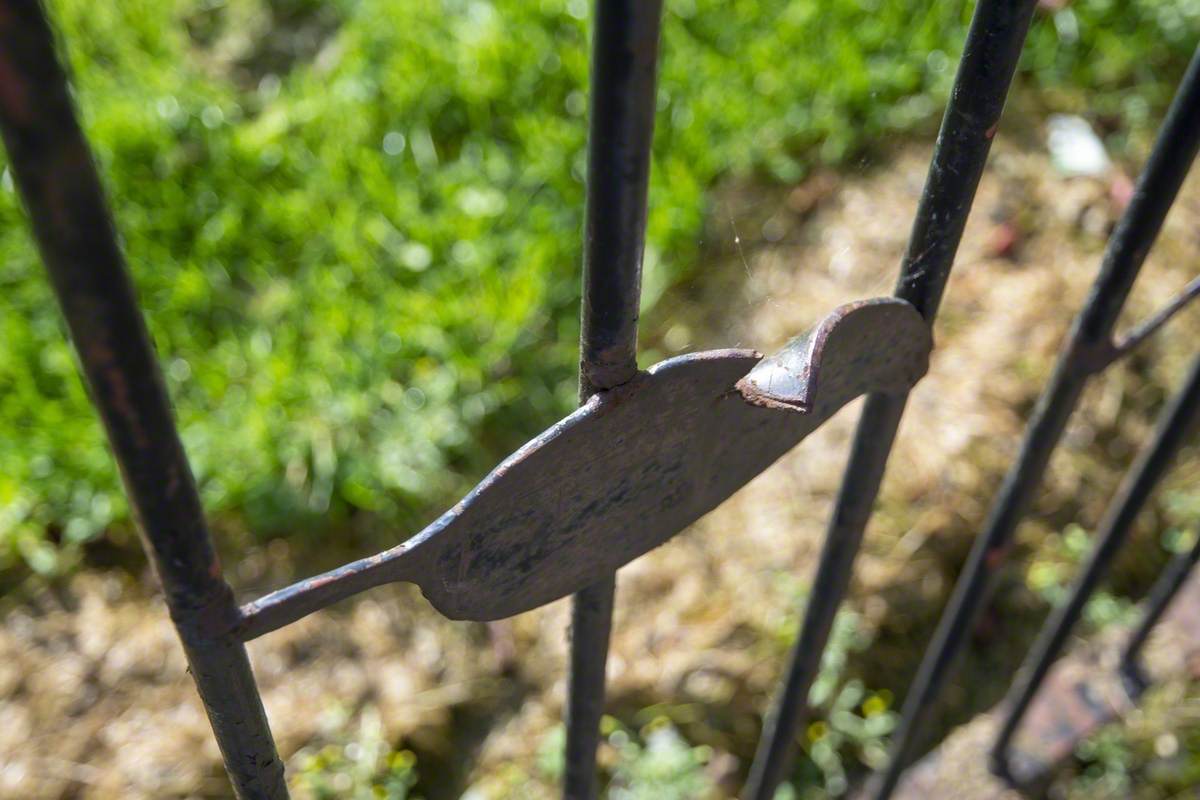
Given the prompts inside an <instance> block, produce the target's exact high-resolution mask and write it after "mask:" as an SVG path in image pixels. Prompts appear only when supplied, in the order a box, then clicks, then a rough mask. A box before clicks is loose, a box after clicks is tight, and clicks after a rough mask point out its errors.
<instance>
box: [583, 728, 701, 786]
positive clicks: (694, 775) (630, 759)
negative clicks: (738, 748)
mask: <svg viewBox="0 0 1200 800" xmlns="http://www.w3.org/2000/svg"><path fill="white" fill-rule="evenodd" d="M603 730H604V733H605V736H606V738H607V740H608V743H609V744H610V745H611V746H612V747H613V749H614V750H615V751H616V754H617V761H616V766H615V767H614V768H613V772H612V779H611V781H610V782H609V785H608V793H607V796H608V797H609V798H610V800H697V799H698V798H705V797H713V796H715V794H716V791H717V787H716V785H715V784H714V782H713V780H712V778H711V777H709V775H708V774H707V773H706V772H705V769H704V768H705V765H706V764H707V763H708V761H709V759H710V758H711V757H712V748H709V747H705V746H700V747H693V746H691V745H690V744H688V743H687V742H686V741H684V739H683V737H682V736H680V735H679V732H678V731H677V730H676V729H675V728H674V726H672V725H671V723H670V722H669V721H668V720H667V719H666V718H665V717H660V718H658V719H655V720H654V721H652V722H651V723H649V724H648V725H646V726H644V727H643V728H642V730H641V731H640V732H639V733H636V734H635V733H634V732H633V731H632V730H630V729H629V728H626V727H625V726H623V725H621V724H620V723H619V722H617V721H616V720H615V719H613V718H611V717H607V718H605V720H604V727H603Z"/></svg>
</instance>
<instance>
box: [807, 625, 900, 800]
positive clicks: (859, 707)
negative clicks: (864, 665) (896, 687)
mask: <svg viewBox="0 0 1200 800" xmlns="http://www.w3.org/2000/svg"><path fill="white" fill-rule="evenodd" d="M869 645H870V641H869V640H868V638H867V637H866V636H864V635H863V632H862V625H861V622H860V620H859V618H858V616H857V615H856V614H855V613H854V612H852V611H850V610H843V611H842V612H841V613H839V614H838V616H837V618H836V619H835V620H834V625H833V632H832V634H831V635H830V638H829V645H828V647H826V649H825V653H824V654H823V655H822V658H821V671H820V673H819V674H818V676H817V680H816V681H814V682H813V687H812V690H811V692H810V693H809V705H810V706H811V707H812V708H813V709H815V710H816V711H817V713H818V715H819V716H818V718H817V719H815V720H814V721H813V722H812V723H810V724H809V726H808V728H807V730H806V731H805V732H804V739H803V741H802V746H803V748H804V753H805V755H806V756H807V757H808V759H809V760H810V761H811V763H812V765H813V766H814V767H815V773H816V774H815V775H814V774H813V771H812V770H805V769H804V768H803V765H802V767H801V775H800V777H799V778H798V780H797V783H796V787H797V793H798V795H799V796H800V797H802V798H814V800H815V798H817V797H839V796H841V795H844V794H845V793H846V791H847V790H848V789H849V787H850V778H851V777H852V773H854V772H861V771H862V770H863V768H864V767H866V768H868V769H878V768H879V767H881V766H883V763H884V762H885V761H886V759H887V748H886V742H887V737H888V735H889V734H891V732H892V729H893V728H894V727H895V726H896V714H895V712H894V711H893V710H892V702H893V697H892V693H891V692H889V691H887V690H882V691H878V692H875V691H871V690H869V689H867V687H866V686H865V685H864V684H863V682H862V681H861V680H858V679H856V678H851V679H847V678H846V676H845V671H846V664H847V661H848V658H849V655H850V654H851V653H853V652H859V651H861V650H864V649H866V648H867V647H868V646H869Z"/></svg>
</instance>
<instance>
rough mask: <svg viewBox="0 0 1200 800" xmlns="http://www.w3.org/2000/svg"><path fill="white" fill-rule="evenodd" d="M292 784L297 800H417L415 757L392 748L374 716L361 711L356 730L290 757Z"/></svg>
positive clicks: (410, 753) (407, 752) (404, 751)
mask: <svg viewBox="0 0 1200 800" xmlns="http://www.w3.org/2000/svg"><path fill="white" fill-rule="evenodd" d="M293 763H294V765H295V766H294V767H293V769H294V770H295V772H294V778H293V780H292V783H293V785H294V789H295V793H296V796H297V797H298V798H301V800H409V799H410V798H411V800H417V798H415V797H413V796H412V795H411V794H410V790H411V789H412V787H413V785H414V784H415V783H416V781H417V772H416V763H417V758H416V756H415V755H414V754H413V752H412V751H411V750H399V751H397V750H393V749H392V746H391V744H390V743H389V742H388V741H387V740H386V739H385V738H384V736H383V726H382V724H381V723H380V720H379V716H378V714H376V713H372V712H369V711H368V712H364V714H363V718H362V721H361V722H360V724H359V726H358V730H357V731H356V732H352V733H348V734H345V735H341V736H337V737H335V739H334V741H331V742H329V743H327V744H325V745H323V746H320V747H316V748H304V749H302V750H301V751H299V752H298V753H297V754H296V755H295V757H294V759H293Z"/></svg>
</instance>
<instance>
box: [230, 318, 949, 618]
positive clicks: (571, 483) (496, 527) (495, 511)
mask: <svg viewBox="0 0 1200 800" xmlns="http://www.w3.org/2000/svg"><path fill="white" fill-rule="evenodd" d="M931 346H932V342H931V339H930V333H929V326H928V325H927V324H926V322H925V321H924V319H922V317H921V316H920V314H918V313H917V311H916V310H915V309H914V308H913V307H912V306H911V305H909V304H908V303H906V302H904V301H902V300H896V299H892V298H886V299H877V300H866V301H862V302H858V303H853V304H850V305H845V306H842V307H840V308H838V309H837V310H835V311H834V312H833V313H831V314H830V315H829V316H827V317H826V318H825V319H823V320H822V321H821V322H820V323H819V324H817V325H816V326H815V327H814V328H812V329H811V330H810V331H809V332H807V333H806V334H804V335H802V336H799V337H797V338H796V339H793V340H792V341H791V342H789V343H788V345H787V346H786V347H784V348H783V349H782V350H781V351H780V352H779V353H777V354H775V355H773V356H770V357H768V358H762V357H761V356H760V355H759V354H758V353H755V352H753V351H750V350H713V351H708V352H702V353H694V354H690V355H685V356H680V357H678V358H672V359H670V360H667V361H664V362H662V363H660V364H657V365H655V366H653V367H651V368H650V369H649V370H648V371H646V372H644V373H641V374H640V375H638V377H637V378H635V379H634V380H633V381H631V382H630V383H628V384H625V385H623V386H621V387H618V388H616V389H612V390H610V391H606V392H601V393H599V394H597V395H596V396H594V397H593V398H592V399H591V400H590V401H589V402H588V403H587V404H586V405H584V406H583V407H582V408H580V409H579V410H578V411H576V412H575V413H573V414H571V415H570V416H568V417H566V418H565V419H563V420H562V421H560V422H559V423H557V424H556V425H554V426H553V427H551V428H550V429H549V430H547V431H545V432H544V433H542V434H541V435H540V436H538V437H537V438H535V439H533V440H532V441H530V442H529V443H528V444H526V445H525V446H524V447H522V448H521V449H520V450H518V451H517V452H516V453H514V454H513V455H512V456H510V457H509V458H507V459H506V460H505V461H504V462H503V463H502V464H501V465H500V466H498V467H497V468H496V469H495V470H494V471H493V472H492V473H491V474H490V475H488V476H487V477H486V478H485V479H484V480H483V481H482V482H481V483H480V484H479V485H478V486H477V487H475V489H474V490H472V491H471V493H470V494H468V495H467V496H466V497H465V498H464V499H463V500H462V501H461V502H460V503H458V504H457V505H456V506H454V508H452V509H450V510H449V511H447V512H446V513H445V514H443V515H442V516H441V517H440V518H439V519H438V520H436V521H435V522H434V523H433V524H431V525H430V526H429V527H428V528H426V529H425V530H424V531H422V532H421V533H419V534H418V535H417V536H415V537H413V538H412V539H410V540H409V541H408V542H406V543H404V544H402V545H400V546H399V547H396V548H393V549H391V550H388V551H385V552H383V553H380V554H378V555H376V556H372V557H370V558H366V559H363V560H361V561H357V562H354V563H352V564H348V565H346V566H344V567H341V568H340V569H337V570H333V571H331V572H329V573H326V574H324V575H320V576H317V577H315V578H312V579H309V580H307V581H303V582H301V583H298V584H296V585H294V586H292V587H289V588H287V589H283V590H280V591H278V592H275V593H273V594H270V595H268V596H266V597H264V598H262V599H261V600H258V601H256V602H254V603H251V604H249V605H247V606H245V607H244V608H243V610H242V611H243V620H242V628H241V630H242V635H243V637H244V638H247V639H249V638H253V637H254V636H258V635H260V634H262V633H265V632H266V631H269V630H274V629H275V628H278V627H280V626H282V625H285V624H287V623H288V622H291V621H292V620H295V619H297V618H299V617H301V616H303V615H305V614H307V613H310V612H311V611H314V610H316V609H318V608H322V607H324V606H326V605H329V604H330V603H332V602H335V601H336V600H339V599H341V598H344V597H347V596H349V595H351V594H354V593H356V592H359V591H362V590H363V589H366V588H369V587H371V586H376V585H379V584H382V583H389V582H392V581H409V582H412V583H415V584H417V585H419V586H420V587H421V590H422V592H424V594H425V596H426V597H427V598H428V599H429V601H430V602H431V603H433V605H434V606H435V607H436V608H437V609H438V610H439V611H441V612H442V613H443V614H445V615H446V616H448V617H451V618H454V619H473V620H490V619H498V618H501V617H507V616H511V615H513V614H517V613H520V612H522V611H527V610H529V609H532V608H536V607H538V606H540V605H543V604H545V603H548V602H550V601H552V600H555V599H557V598H559V597H563V596H565V595H568V594H571V593H572V592H575V591H578V590H579V589H581V588H583V587H585V586H588V585H590V584H591V583H593V582H595V581H596V580H597V579H599V578H601V577H604V576H606V575H608V574H610V573H612V572H613V571H614V570H616V569H617V568H619V567H621V566H622V565H624V564H627V563H628V562H630V561H632V560H633V559H635V558H637V557H638V556H640V555H642V554H643V553H645V552H647V551H648V550H651V549H652V548H654V547H657V546H658V545H660V544H662V543H663V542H665V541H667V540H668V539H670V538H671V537H672V536H674V535H675V534H676V533H678V532H679V531H681V530H682V529H683V528H685V527H686V526H687V525H689V524H691V523H692V522H694V521H696V520H697V519H699V518H700V517H701V516H703V515H704V514H706V513H707V512H709V511H711V510H712V509H713V508H715V507H716V506H717V505H719V504H720V503H721V502H722V501H723V500H725V499H726V498H727V497H729V496H730V495H731V494H733V493H734V492H735V491H737V490H738V489H739V488H741V487H742V486H743V485H745V484H746V483H747V482H748V481H750V480H751V479H752V478H753V477H754V476H756V475H758V474H759V473H760V472H762V471H763V470H764V469H766V468H767V467H768V466H770V465H771V464H772V463H774V462H775V461H776V460H777V459H778V458H779V457H780V456H782V455H783V454H784V453H786V452H787V451H788V450H790V449H791V448H792V447H794V446H795V445H796V444H797V443H798V442H799V441H800V440H801V439H803V438H804V437H805V436H807V435H808V434H809V433H811V432H812V431H813V430H815V429H816V428H817V427H819V426H820V425H821V423H823V422H824V421H825V420H827V419H828V418H829V417H830V416H832V415H833V414H834V412H836V411H837V410H838V409H840V408H841V407H842V406H843V405H845V404H846V403H848V402H849V401H850V400H853V399H854V398H856V397H858V396H860V395H863V394H866V393H870V392H885V393H895V392H904V391H907V390H908V389H909V388H910V387H911V386H912V385H913V384H914V383H915V382H916V381H917V380H918V379H919V378H920V377H921V376H922V375H923V374H924V372H925V370H926V368H927V366H928V359H929V351H930V349H931Z"/></svg>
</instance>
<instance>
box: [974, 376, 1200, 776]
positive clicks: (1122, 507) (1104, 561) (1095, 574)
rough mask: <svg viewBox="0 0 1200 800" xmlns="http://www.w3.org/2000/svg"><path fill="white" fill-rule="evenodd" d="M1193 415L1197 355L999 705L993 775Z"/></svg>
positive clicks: (1197, 396) (1197, 409)
mask: <svg viewBox="0 0 1200 800" xmlns="http://www.w3.org/2000/svg"><path fill="white" fill-rule="evenodd" d="M1197 419H1200V358H1197V359H1196V360H1195V362H1194V363H1193V365H1192V368H1191V370H1190V372H1189V373H1188V376H1187V379H1186V380H1185V381H1184V385H1183V387H1182V388H1181V389H1180V390H1179V392H1178V393H1177V394H1176V395H1175V397H1174V398H1173V399H1172V401H1171V403H1170V405H1169V406H1168V407H1167V408H1166V410H1165V411H1163V413H1162V415H1161V416H1160V418H1159V422H1158V425H1157V427H1156V429H1155V432H1154V437H1153V438H1152V439H1151V441H1150V443H1149V444H1148V445H1147V446H1146V447H1145V448H1144V449H1143V450H1142V452H1141V453H1140V454H1139V455H1138V459H1137V461H1136V462H1135V463H1134V465H1133V467H1132V468H1131V469H1130V471H1129V473H1128V475H1127V476H1126V478H1125V480H1124V481H1122V483H1121V488H1120V490H1119V491H1118V492H1117V495H1116V496H1115V497H1114V498H1113V501H1112V504H1111V505H1110V506H1109V508H1108V510H1107V511H1106V512H1105V515H1104V519H1103V521H1102V522H1101V524H1100V529H1099V532H1098V533H1097V536H1096V544H1095V546H1094V547H1093V549H1092V552H1091V555H1090V556H1089V557H1088V560H1087V562H1086V564H1085V565H1084V566H1083V568H1082V569H1081V570H1080V572H1079V574H1078V575H1077V576H1076V578H1075V581H1074V583H1073V584H1072V586H1071V591H1070V594H1069V595H1068V597H1067V600H1066V601H1065V602H1064V603H1063V604H1062V605H1060V606H1059V607H1058V608H1056V609H1055V610H1054V612H1053V613H1052V614H1051V615H1050V617H1049V618H1048V619H1047V620H1046V623H1045V624H1044V625H1043V626H1042V629H1041V631H1040V632H1039V634H1038V638H1037V641H1036V642H1035V643H1034V646H1033V648H1032V649H1031V650H1030V651H1029V654H1028V655H1027V656H1026V658H1025V662H1024V663H1023V664H1022V665H1021V669H1020V670H1019V671H1018V672H1017V677H1016V679H1015V680H1014V681H1013V683H1012V685H1011V686H1010V687H1009V691H1008V696H1007V698H1006V699H1005V703H1004V706H1003V708H1004V717H1003V719H1002V721H1001V723H1000V729H999V732H998V733H997V734H996V740H995V743H994V744H993V745H992V750H991V760H992V761H991V763H992V769H993V771H995V772H996V773H997V774H999V775H1003V776H1006V777H1011V775H1010V772H1009V769H1008V768H1009V763H1008V751H1009V747H1010V745H1011V743H1012V739H1013V736H1014V734H1015V733H1016V731H1017V729H1018V728H1019V727H1020V724H1021V720H1022V719H1023V718H1024V716H1025V713H1026V712H1027V711H1028V710H1029V705H1030V703H1032V702H1033V698H1034V696H1035V695H1036V694H1037V691H1038V689H1039V687H1040V686H1041V685H1042V682H1043V681H1044V680H1045V678H1046V675H1047V674H1048V673H1049V672H1050V668H1051V667H1052V666H1053V665H1054V662H1055V660H1057V658H1058V656H1059V654H1060V653H1061V652H1062V649H1063V647H1064V646H1065V645H1066V642H1067V639H1068V637H1070V635H1071V631H1072V630H1073V629H1074V627H1075V625H1076V623H1077V622H1078V621H1079V617H1080V616H1081V615H1082V614H1083V608H1084V606H1085V605H1086V604H1087V601H1088V600H1089V599H1090V598H1091V596H1092V593H1093V592H1095V590H1096V587H1097V586H1098V585H1099V583H1100V581H1101V580H1102V579H1103V578H1104V576H1105V575H1106V574H1107V573H1108V569H1109V566H1110V565H1111V564H1112V561H1113V559H1114V558H1115V557H1116V555H1117V553H1118V552H1119V551H1120V549H1121V547H1122V546H1123V545H1124V544H1125V541H1126V540H1127V539H1128V538H1129V532H1130V530H1131V529H1132V528H1133V523H1134V521H1135V520H1136V519H1137V517H1138V514H1140V513H1141V511H1142V509H1143V508H1144V507H1145V505H1146V502H1147V501H1148V500H1149V499H1150V495H1151V493H1152V492H1153V491H1154V488H1155V487H1156V486H1158V484H1159V483H1160V482H1161V481H1162V479H1163V476H1164V475H1166V473H1167V470H1168V469H1170V466H1171V463H1172V462H1173V461H1174V459H1175V456H1176V455H1177V454H1178V453H1179V450H1180V448H1181V447H1182V446H1183V443H1184V441H1185V440H1186V439H1187V438H1188V436H1190V434H1191V433H1192V432H1193V431H1194V430H1195V426H1196V421H1197Z"/></svg>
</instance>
